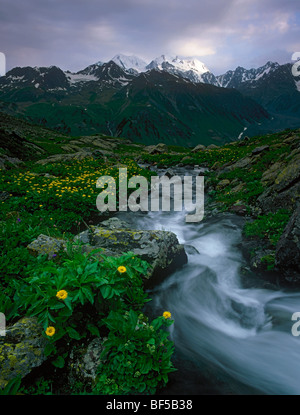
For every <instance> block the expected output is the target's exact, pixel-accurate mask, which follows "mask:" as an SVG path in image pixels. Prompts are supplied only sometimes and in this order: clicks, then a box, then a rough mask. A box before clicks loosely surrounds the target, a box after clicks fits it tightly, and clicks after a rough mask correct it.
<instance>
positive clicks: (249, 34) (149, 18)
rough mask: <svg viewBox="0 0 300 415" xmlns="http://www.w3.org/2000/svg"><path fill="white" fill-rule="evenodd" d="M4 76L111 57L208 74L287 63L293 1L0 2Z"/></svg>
mask: <svg viewBox="0 0 300 415" xmlns="http://www.w3.org/2000/svg"><path fill="white" fill-rule="evenodd" d="M0 52H3V53H5V55H6V62H7V70H9V69H11V68H13V67H15V66H50V65H56V66H59V67H60V68H62V69H63V70H71V71H74V72H76V71H79V70H81V69H83V68H85V67H86V66H88V65H90V64H92V63H95V62H98V61H108V60H109V59H111V58H112V57H113V56H114V55H116V54H118V53H123V54H128V55H137V56H139V57H141V58H143V59H144V60H146V61H147V62H150V61H151V60H152V59H153V58H155V57H157V56H160V55H162V54H168V55H179V56H187V57H190V56H195V57H198V58H199V59H200V60H201V61H203V62H204V63H205V64H206V65H207V66H208V68H209V69H210V70H211V71H212V72H214V73H215V74H216V75H219V74H221V73H224V72H226V71H227V70H229V69H235V68H236V67H237V66H238V65H240V66H243V67H245V68H252V67H258V66H261V65H263V64H265V63H266V62H267V61H269V60H271V61H277V62H279V63H286V62H291V56H292V54H293V53H294V52H300V0H209V1H201V0H1V4H0Z"/></svg>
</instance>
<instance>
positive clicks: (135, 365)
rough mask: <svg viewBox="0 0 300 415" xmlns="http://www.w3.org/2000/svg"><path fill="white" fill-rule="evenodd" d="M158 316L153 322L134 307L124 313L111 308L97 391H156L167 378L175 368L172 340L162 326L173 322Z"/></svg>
mask: <svg viewBox="0 0 300 415" xmlns="http://www.w3.org/2000/svg"><path fill="white" fill-rule="evenodd" d="M164 315H166V317H164V316H159V317H158V318H156V319H155V320H153V321H152V322H151V323H149V322H148V318H147V317H146V316H145V315H144V314H142V313H140V314H138V313H137V312H135V311H134V310H129V311H127V312H125V314H120V313H119V312H115V311H111V312H110V314H109V316H108V317H107V318H106V319H104V324H105V325H106V326H107V327H108V328H109V334H108V338H107V340H106V341H105V342H104V351H103V353H102V355H101V364H100V365H99V368H98V375H97V379H96V386H95V388H94V393H98V394H103V395H105V394H136V393H143V394H154V393H155V391H156V390H157V388H158V387H159V386H163V385H165V384H166V383H167V381H168V374H169V373H170V372H172V371H174V370H175V369H174V367H173V365H172V362H171V356H172V353H173V343H172V342H171V341H170V340H169V339H168V336H169V333H168V331H166V330H163V329H162V327H168V326H170V325H171V324H172V323H173V320H171V319H170V318H169V316H171V314H170V313H168V312H166V314H164Z"/></svg>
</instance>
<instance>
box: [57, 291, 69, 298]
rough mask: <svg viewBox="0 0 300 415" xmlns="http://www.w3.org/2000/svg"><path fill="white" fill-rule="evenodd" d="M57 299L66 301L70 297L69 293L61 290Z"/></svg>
mask: <svg viewBox="0 0 300 415" xmlns="http://www.w3.org/2000/svg"><path fill="white" fill-rule="evenodd" d="M56 297H57V298H58V299H59V300H65V299H66V298H67V297H68V293H67V291H65V290H60V291H57V293H56Z"/></svg>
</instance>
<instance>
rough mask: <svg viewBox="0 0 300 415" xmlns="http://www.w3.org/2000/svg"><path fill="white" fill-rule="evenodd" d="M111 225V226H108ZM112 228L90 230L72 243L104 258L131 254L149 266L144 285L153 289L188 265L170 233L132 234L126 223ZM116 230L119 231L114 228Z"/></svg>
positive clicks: (133, 232) (182, 248)
mask: <svg viewBox="0 0 300 415" xmlns="http://www.w3.org/2000/svg"><path fill="white" fill-rule="evenodd" d="M107 222H108V221H107ZM109 223H110V225H111V224H112V222H109ZM116 223H118V222H115V223H114V225H113V227H111V226H110V225H109V226H107V224H103V225H102V224H100V225H101V226H94V227H91V228H90V230H86V231H84V232H82V233H80V234H79V235H77V236H76V237H75V241H81V242H82V243H84V244H88V245H89V246H92V247H95V249H96V248H103V249H104V250H105V251H104V252H105V255H112V256H120V255H122V254H124V252H133V253H134V255H138V256H139V257H140V258H141V259H142V260H144V261H147V262H148V263H149V264H150V267H149V272H148V275H147V276H145V281H144V282H145V285H146V286H147V287H149V286H153V285H155V284H156V283H158V282H161V281H162V280H163V279H164V278H165V277H166V276H168V275H169V274H170V273H172V272H173V271H174V270H175V269H177V268H178V267H180V266H182V265H184V264H185V263H186V262H187V255H186V252H185V250H184V247H183V245H180V244H179V242H178V239H177V236H176V235H175V234H174V233H173V232H167V231H157V230H132V229H129V225H126V222H123V221H122V222H119V225H116ZM116 226H119V228H116Z"/></svg>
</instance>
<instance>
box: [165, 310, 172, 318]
mask: <svg viewBox="0 0 300 415" xmlns="http://www.w3.org/2000/svg"><path fill="white" fill-rule="evenodd" d="M163 317H164V318H171V313H170V311H165V312H164V313H163Z"/></svg>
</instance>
